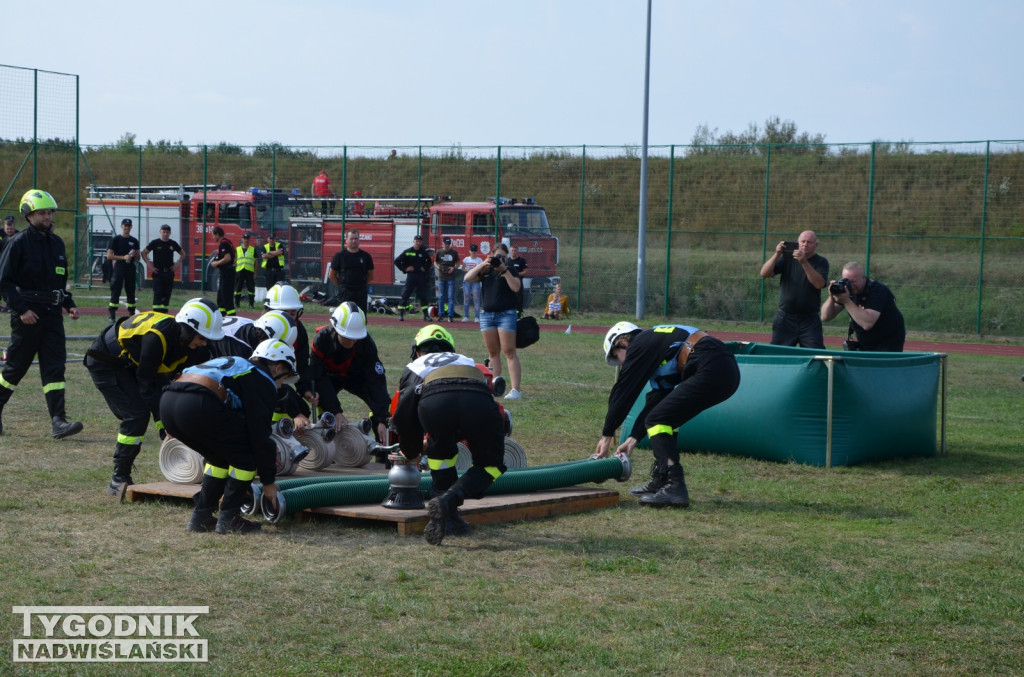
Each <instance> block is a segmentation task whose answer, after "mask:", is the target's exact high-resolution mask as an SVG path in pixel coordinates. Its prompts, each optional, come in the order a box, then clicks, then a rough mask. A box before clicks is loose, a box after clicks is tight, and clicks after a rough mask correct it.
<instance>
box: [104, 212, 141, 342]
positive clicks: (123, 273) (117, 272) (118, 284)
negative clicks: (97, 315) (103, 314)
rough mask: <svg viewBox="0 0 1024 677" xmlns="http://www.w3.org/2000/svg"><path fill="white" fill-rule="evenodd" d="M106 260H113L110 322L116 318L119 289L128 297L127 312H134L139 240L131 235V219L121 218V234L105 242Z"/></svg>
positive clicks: (109, 307) (109, 304) (108, 305)
mask: <svg viewBox="0 0 1024 677" xmlns="http://www.w3.org/2000/svg"><path fill="white" fill-rule="evenodd" d="M107 260H108V261H111V262H113V264H114V270H113V274H111V276H110V303H108V304H107V310H108V312H109V313H110V323H111V324H113V323H114V321H115V320H116V319H117V309H118V308H119V307H120V305H121V289H122V288H124V294H125V296H127V297H128V314H129V315H134V314H135V262H136V261H138V260H139V240H138V239H137V238H136V237H135V236H134V235H132V220H131V219H121V234H120V235H115V236H114V237H112V238H110V242H109V243H108V244H107Z"/></svg>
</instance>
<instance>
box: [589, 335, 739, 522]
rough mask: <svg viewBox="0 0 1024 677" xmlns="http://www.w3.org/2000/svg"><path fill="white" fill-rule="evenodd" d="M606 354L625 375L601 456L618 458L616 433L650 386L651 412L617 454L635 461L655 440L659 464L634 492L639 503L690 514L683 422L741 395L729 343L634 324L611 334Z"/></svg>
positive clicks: (614, 394) (612, 399)
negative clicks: (639, 449) (639, 448)
mask: <svg viewBox="0 0 1024 677" xmlns="http://www.w3.org/2000/svg"><path fill="white" fill-rule="evenodd" d="M604 355H605V360H606V361H607V362H608V364H609V365H611V366H613V367H619V375H618V379H617V380H616V381H615V385H614V386H612V391H611V393H610V394H609V395H608V412H607V414H605V419H604V427H603V428H602V429H601V438H600V439H599V440H598V441H597V451H596V453H595V457H596V458H604V457H605V456H608V454H609V453H610V452H611V447H612V443H613V439H614V438H613V435H615V431H616V429H618V427H619V426H620V425H622V422H623V421H625V420H626V417H627V416H628V415H629V412H630V410H631V409H632V408H633V404H634V403H635V402H636V400H637V398H638V397H640V393H641V392H643V389H644V386H646V385H647V384H648V383H650V385H651V390H650V391H649V392H648V394H647V399H646V402H645V403H644V408H643V410H642V411H641V412H640V414H639V415H638V416H637V417H636V421H635V422H634V424H633V429H632V430H631V431H630V433H629V436H628V437H627V438H626V440H625V441H624V442H623V443H622V444H620V445H619V446H618V448H617V449H616V451H617V452H621V453H624V454H626V455H627V456H629V455H631V454H632V453H633V448H634V447H635V446H636V444H637V442H639V441H640V440H641V439H643V438H644V436H645V435H646V436H647V437H649V438H650V440H651V449H652V451H653V452H654V459H655V460H654V465H653V467H652V469H651V479H650V481H648V482H647V484H645V485H644V486H642V487H638V488H636V489H633V490H631V491H630V492H629V493H631V494H633V495H634V496H639V497H640V501H639V502H640V505H647V506H652V507H655V508H663V507H676V508H688V507H689V506H690V495H689V493H688V492H687V490H686V479H685V478H684V476H683V466H682V464H681V463H680V461H679V447H678V445H677V442H676V435H677V433H678V430H679V428H680V427H682V425H683V424H684V423H686V422H687V421H689V420H690V419H692V418H693V417H694V416H696V415H697V414H699V413H700V412H702V411H704V410H705V409H709V408H711V407H713V406H714V405H716V404H718V403H720V402H724V401H725V400H727V399H729V398H730V397H732V395H733V393H735V392H736V389H737V388H739V385H740V369H739V366H738V365H737V364H736V358H735V357H734V356H733V354H732V353H731V352H729V349H728V348H726V346H725V344H724V343H722V342H721V341H719V340H718V339H716V338H714V337H713V336H709V335H708V334H707V333H706V332H703V331H701V330H700V329H698V328H696V327H688V326H685V325H662V326H658V327H654V328H653V329H647V330H642V329H640V327H638V326H636V325H635V324H633V323H632V322H619V323H617V324H615V325H614V326H613V327H612V328H611V329H609V330H608V333H607V334H605V337H604Z"/></svg>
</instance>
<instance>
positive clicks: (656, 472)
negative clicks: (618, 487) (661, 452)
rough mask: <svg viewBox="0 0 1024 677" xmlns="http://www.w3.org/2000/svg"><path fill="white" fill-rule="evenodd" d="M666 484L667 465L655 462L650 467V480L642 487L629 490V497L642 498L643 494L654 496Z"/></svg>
mask: <svg viewBox="0 0 1024 677" xmlns="http://www.w3.org/2000/svg"><path fill="white" fill-rule="evenodd" d="M666 484H668V464H666V463H665V461H660V460H659V461H655V462H654V463H653V464H652V465H651V479H649V480H647V484H645V485H643V486H642V487H636V488H635V489H630V490H629V493H630V495H631V496H643V495H645V494H656V493H658V490H659V489H661V488H662V487H663V486H665V485H666Z"/></svg>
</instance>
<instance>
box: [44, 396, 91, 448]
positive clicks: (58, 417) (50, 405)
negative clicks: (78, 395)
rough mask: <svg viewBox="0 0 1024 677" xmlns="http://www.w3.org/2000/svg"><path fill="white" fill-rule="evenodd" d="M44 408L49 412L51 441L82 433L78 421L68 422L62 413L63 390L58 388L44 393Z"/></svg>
mask: <svg viewBox="0 0 1024 677" xmlns="http://www.w3.org/2000/svg"><path fill="white" fill-rule="evenodd" d="M46 408H47V409H49V410H50V420H51V421H52V423H53V439H55V440H62V439H64V438H65V437H70V436H72V435H75V434H78V433H80V432H82V428H83V426H82V424H81V422H79V421H68V420H67V416H66V415H65V413H64V389H63V388H58V389H56V390H50V391H49V392H47V393H46Z"/></svg>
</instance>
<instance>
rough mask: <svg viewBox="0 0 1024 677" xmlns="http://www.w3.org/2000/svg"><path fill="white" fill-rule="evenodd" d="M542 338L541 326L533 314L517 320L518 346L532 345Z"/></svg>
mask: <svg viewBox="0 0 1024 677" xmlns="http://www.w3.org/2000/svg"><path fill="white" fill-rule="evenodd" d="M539 340H540V326H539V325H538V324H537V318H535V317H533V316H532V315H527V316H525V317H520V318H519V320H518V321H517V322H516V348H525V347H527V346H532V345H533V344H534V343H536V342H537V341H539Z"/></svg>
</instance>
